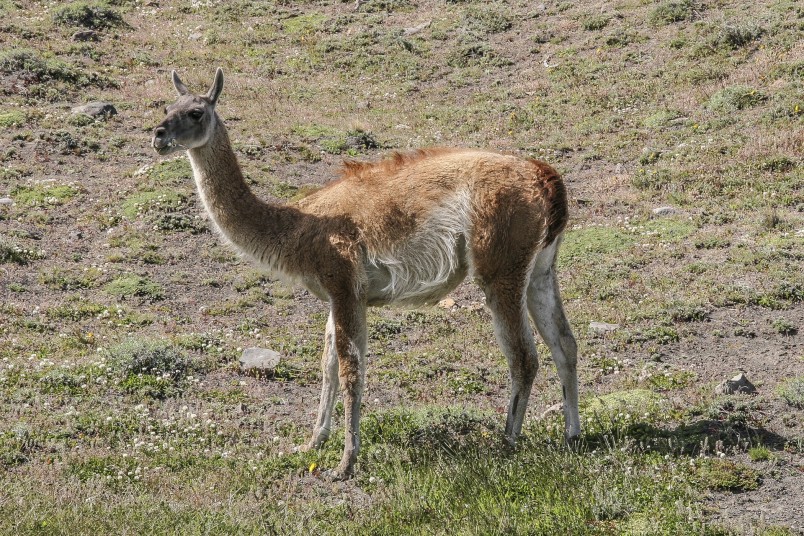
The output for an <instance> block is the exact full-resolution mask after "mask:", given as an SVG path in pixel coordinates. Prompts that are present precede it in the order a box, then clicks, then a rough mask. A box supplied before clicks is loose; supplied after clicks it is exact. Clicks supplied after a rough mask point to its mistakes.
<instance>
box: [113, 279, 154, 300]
mask: <svg viewBox="0 0 804 536" xmlns="http://www.w3.org/2000/svg"><path fill="white" fill-rule="evenodd" d="M105 288H106V292H108V293H109V294H111V295H113V296H119V297H121V298H125V297H132V296H140V297H143V298H149V299H152V300H161V299H162V298H164V297H165V291H164V289H163V288H162V286H161V285H160V284H159V283H156V282H154V281H151V280H150V279H148V278H147V277H142V276H138V275H134V274H126V275H121V276H119V277H117V278H115V279H113V280H112V281H111V282H109V283H108V284H107V285H106V287H105Z"/></svg>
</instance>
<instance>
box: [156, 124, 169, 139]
mask: <svg viewBox="0 0 804 536" xmlns="http://www.w3.org/2000/svg"><path fill="white" fill-rule="evenodd" d="M166 132H167V131H166V130H165V127H156V128H155V129H154V136H156V137H157V138H161V137H162V136H164V135H165V133H166Z"/></svg>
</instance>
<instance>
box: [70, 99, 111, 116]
mask: <svg viewBox="0 0 804 536" xmlns="http://www.w3.org/2000/svg"><path fill="white" fill-rule="evenodd" d="M72 112H73V113H74V114H86V115H88V116H90V117H109V116H112V115H117V108H115V107H114V105H113V104H111V103H109V102H101V101H93V102H88V103H86V104H84V105H83V106H76V107H75V108H73V110H72Z"/></svg>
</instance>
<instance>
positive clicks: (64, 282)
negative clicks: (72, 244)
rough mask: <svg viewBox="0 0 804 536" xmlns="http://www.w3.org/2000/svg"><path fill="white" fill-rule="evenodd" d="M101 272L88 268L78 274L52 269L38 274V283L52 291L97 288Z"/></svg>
mask: <svg viewBox="0 0 804 536" xmlns="http://www.w3.org/2000/svg"><path fill="white" fill-rule="evenodd" d="M101 275H102V272H101V271H100V270H98V269H97V268H88V269H86V270H82V271H80V272H76V271H71V270H66V269H64V268H54V269H53V270H51V271H48V272H43V273H40V274H39V282H40V283H42V284H43V285H45V286H47V287H48V288H49V289H52V290H78V289H87V288H95V287H96V286H98V279H100V277H101Z"/></svg>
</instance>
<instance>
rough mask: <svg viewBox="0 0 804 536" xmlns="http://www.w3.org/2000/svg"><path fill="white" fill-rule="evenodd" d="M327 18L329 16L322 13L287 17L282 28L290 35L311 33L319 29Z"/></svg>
mask: <svg viewBox="0 0 804 536" xmlns="http://www.w3.org/2000/svg"><path fill="white" fill-rule="evenodd" d="M326 20H327V16H326V15H324V14H322V13H316V12H313V13H307V14H305V15H299V16H297V17H291V18H289V19H285V20H284V21H283V22H282V28H283V29H284V30H285V32H286V33H288V34H290V35H304V34H310V33H313V32H315V31H317V30H319V29H320V28H321V26H322V25H323V24H324V21H326Z"/></svg>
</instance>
